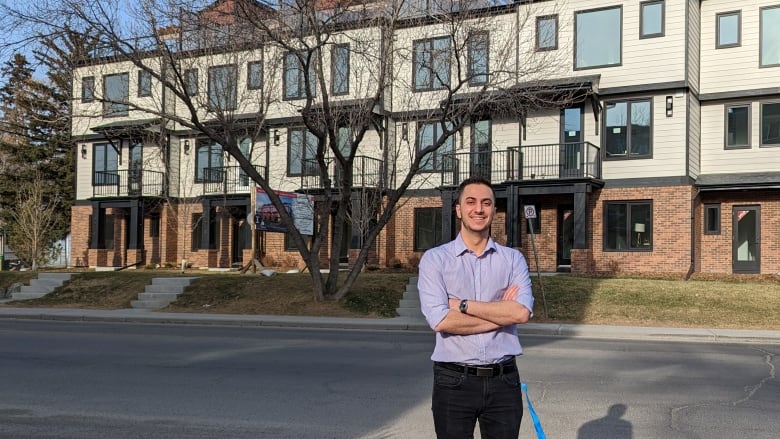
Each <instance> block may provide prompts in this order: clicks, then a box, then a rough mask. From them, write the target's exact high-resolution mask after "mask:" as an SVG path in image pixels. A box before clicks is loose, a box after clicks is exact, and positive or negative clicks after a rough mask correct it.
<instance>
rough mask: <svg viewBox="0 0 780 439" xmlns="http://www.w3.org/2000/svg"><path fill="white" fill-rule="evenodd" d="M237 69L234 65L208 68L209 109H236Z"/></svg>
mask: <svg viewBox="0 0 780 439" xmlns="http://www.w3.org/2000/svg"><path fill="white" fill-rule="evenodd" d="M237 80H238V69H237V68H236V66H235V65H229V66H217V67H211V68H209V109H211V110H221V111H232V110H235V109H236V96H237V92H238V90H237V87H238V86H237Z"/></svg>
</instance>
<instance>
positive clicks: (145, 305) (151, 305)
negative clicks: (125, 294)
mask: <svg viewBox="0 0 780 439" xmlns="http://www.w3.org/2000/svg"><path fill="white" fill-rule="evenodd" d="M170 303H171V301H170V300H131V301H130V306H132V307H133V308H136V309H160V308H165V307H166V306H168V305H170Z"/></svg>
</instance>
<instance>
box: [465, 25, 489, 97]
mask: <svg viewBox="0 0 780 439" xmlns="http://www.w3.org/2000/svg"><path fill="white" fill-rule="evenodd" d="M489 41H490V39H489V36H488V34H487V33H485V32H479V33H474V34H471V35H469V84H471V85H479V84H484V83H486V82H487V80H488V48H489V46H490V43H489Z"/></svg>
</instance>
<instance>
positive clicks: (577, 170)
mask: <svg viewBox="0 0 780 439" xmlns="http://www.w3.org/2000/svg"><path fill="white" fill-rule="evenodd" d="M443 159H444V163H445V164H446V166H443V168H444V169H443V170H442V175H441V177H442V185H444V186H450V185H451V186H457V185H458V184H460V182H461V181H463V180H465V179H467V178H469V177H472V176H477V175H478V176H481V177H484V178H486V179H488V180H490V182H491V183H504V182H509V181H523V180H565V179H581V178H593V179H600V178H601V153H600V151H599V147H598V146H596V145H593V144H592V143H590V142H577V143H552V144H545V145H523V146H519V147H512V148H508V149H505V150H500V151H479V152H461V153H452V154H444V155H443Z"/></svg>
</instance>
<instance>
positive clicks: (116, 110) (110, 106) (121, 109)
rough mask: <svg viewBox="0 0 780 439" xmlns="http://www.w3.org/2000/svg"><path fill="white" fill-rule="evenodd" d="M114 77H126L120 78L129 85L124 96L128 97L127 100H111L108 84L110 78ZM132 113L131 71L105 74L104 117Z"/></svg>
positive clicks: (122, 82)
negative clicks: (107, 88)
mask: <svg viewBox="0 0 780 439" xmlns="http://www.w3.org/2000/svg"><path fill="white" fill-rule="evenodd" d="M113 77H119V78H122V77H124V79H120V81H121V82H120V83H121V84H123V85H126V86H127V90H122V91H126V92H127V93H126V94H125V95H124V96H122V97H123V98H125V99H126V101H124V102H122V101H115V100H111V98H110V97H109V96H108V90H106V85H107V83H108V82H109V81H108V78H113ZM129 114H130V73H129V72H120V73H109V74H107V75H103V117H104V118H107V117H125V116H128V115H129Z"/></svg>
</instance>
